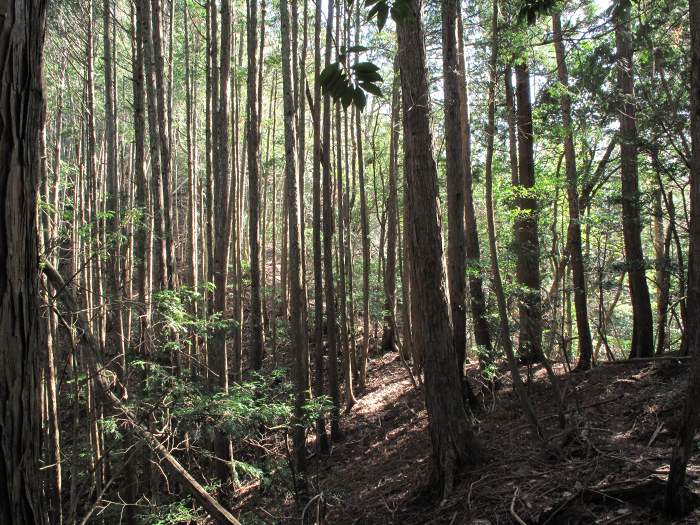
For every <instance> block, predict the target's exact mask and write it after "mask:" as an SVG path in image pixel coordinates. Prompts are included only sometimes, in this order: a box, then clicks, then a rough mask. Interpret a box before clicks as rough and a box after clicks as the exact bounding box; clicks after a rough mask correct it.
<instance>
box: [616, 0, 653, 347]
mask: <svg viewBox="0 0 700 525" xmlns="http://www.w3.org/2000/svg"><path fill="white" fill-rule="evenodd" d="M630 16H631V15H630V0H621V1H620V3H619V4H618V5H617V7H616V9H615V42H616V45H617V56H618V64H617V83H618V89H619V90H620V93H619V96H620V108H619V111H618V113H619V115H620V178H621V179H622V233H623V236H624V240H625V262H626V264H627V271H628V272H629V285H630V295H631V300H632V349H631V351H630V357H651V356H653V355H654V334H653V322H654V321H653V317H652V313H651V301H650V299H649V287H648V285H647V278H646V267H645V263H644V252H643V251H642V219H641V214H640V204H639V177H638V173H637V124H636V119H635V113H636V105H635V103H634V78H633V70H632V67H633V56H632V55H633V50H632V35H631V22H630Z"/></svg>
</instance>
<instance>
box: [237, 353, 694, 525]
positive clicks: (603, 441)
mask: <svg viewBox="0 0 700 525" xmlns="http://www.w3.org/2000/svg"><path fill="white" fill-rule="evenodd" d="M685 369H686V364H685V363H682V362H679V361H675V360H674V361H660V362H656V363H654V364H649V363H632V364H615V365H603V366H600V367H597V368H595V369H593V370H591V371H587V372H573V373H566V371H565V370H564V369H563V367H559V368H557V369H556V371H557V374H558V379H559V382H560V384H561V387H562V389H565V391H566V392H567V394H566V399H567V406H566V408H565V412H566V420H567V423H568V424H567V428H568V430H567V431H562V430H561V429H560V427H559V419H560V418H559V417H558V411H557V404H556V402H555V397H554V395H553V392H552V388H551V385H550V383H549V381H548V379H547V378H546V374H545V373H544V371H543V370H540V369H539V368H533V369H532V370H530V372H531V374H532V381H530V382H529V383H528V390H529V392H530V395H531V396H532V400H533V404H534V406H535V410H536V411H537V414H538V416H539V419H540V421H541V422H542V424H543V426H544V428H545V439H544V440H543V441H541V440H538V439H535V438H534V437H533V434H532V432H531V430H530V428H529V426H528V424H527V422H526V420H525V419H524V417H522V415H521V410H520V408H519V404H518V400H517V398H516V397H515V396H514V394H513V392H512V390H511V385H510V378H509V376H508V375H507V374H505V373H504V374H503V375H502V377H501V378H500V382H501V388H499V389H498V390H497V391H496V392H495V393H492V392H486V393H485V394H484V395H483V396H482V406H481V409H480V410H479V411H478V412H477V413H476V414H475V419H476V426H477V431H478V435H479V438H480V440H481V443H482V444H483V447H484V452H485V453H484V456H485V457H484V461H483V463H482V464H481V465H479V466H478V467H477V468H472V469H470V470H465V471H464V472H463V476H462V478H461V479H460V480H459V483H458V485H457V487H456V489H455V491H454V493H453V494H452V495H451V496H450V497H449V498H448V499H447V500H443V501H439V500H438V501H435V500H426V498H425V497H424V495H425V494H426V492H427V491H426V490H425V488H426V483H427V482H428V480H429V474H430V465H431V462H430V442H429V437H428V432H427V425H428V418H427V414H426V412H425V409H424V406H423V398H422V392H421V391H420V390H416V389H415V388H414V387H413V386H412V383H411V381H410V379H409V377H408V375H407V372H406V369H405V368H404V367H403V366H402V364H401V361H400V359H399V358H398V355H397V354H395V353H389V354H385V355H382V356H375V357H374V358H373V359H372V361H371V366H370V368H369V378H368V385H367V388H366V390H365V391H364V392H362V393H359V394H358V396H357V397H358V403H357V404H356V405H355V406H354V407H353V409H352V411H351V412H350V413H349V414H346V415H344V416H343V418H342V429H343V432H344V439H343V441H342V442H340V443H337V444H334V445H333V448H332V450H331V452H330V454H329V455H327V456H319V455H316V456H314V457H313V458H312V461H311V468H310V473H311V490H310V493H311V494H316V497H315V498H314V499H313V500H312V502H311V503H310V505H309V506H308V507H307V509H306V512H307V514H308V515H311V516H313V518H314V519H315V518H317V517H318V519H317V522H319V523H328V524H337V525H342V524H382V525H388V524H404V525H413V524H416V525H417V524H438V523H440V524H474V525H477V524H478V525H487V524H492V525H495V524H506V523H518V524H540V525H545V524H547V525H564V524H568V525H575V524H588V523H597V524H610V523H618V524H646V523H665V521H663V519H662V517H661V514H660V512H659V511H658V505H659V501H660V498H661V496H662V494H663V483H664V480H665V478H666V476H667V474H668V464H669V458H670V455H671V447H672V445H673V441H674V438H675V433H676V430H677V426H678V424H679V417H680V413H681V410H682V399H683V395H684V393H685V384H686V373H685ZM522 373H523V377H525V376H526V375H527V373H528V371H527V370H526V369H522ZM471 375H472V377H473V378H476V375H477V371H476V369H473V370H471ZM699 402H700V400H699ZM572 428H573V429H574V430H571V429H572ZM688 478H689V479H688V484H689V485H690V486H691V487H692V489H693V491H694V492H695V493H696V494H698V495H700V450H699V449H698V448H696V449H695V453H694V456H693V458H692V461H691V465H689V469H688ZM253 499H254V500H255V499H256V498H253ZM249 504H250V505H252V506H253V507H256V506H257V505H256V503H255V502H254V501H250V502H249ZM246 506H247V507H248V509H250V508H251V507H250V506H248V505H246ZM252 513H253V514H254V515H256V516H258V518H260V519H262V520H263V521H265V522H268V523H278V522H288V521H287V519H284V518H282V515H285V514H286V515H290V513H287V512H284V511H283V510H282V509H278V511H277V512H274V511H273V512H270V511H269V510H267V509H264V508H262V506H257V508H256V509H255V510H252ZM677 523H700V510H695V511H694V512H693V513H692V514H691V515H690V516H688V517H686V518H685V519H683V520H680V521H678V522H677Z"/></svg>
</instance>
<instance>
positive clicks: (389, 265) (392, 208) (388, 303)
mask: <svg viewBox="0 0 700 525" xmlns="http://www.w3.org/2000/svg"><path fill="white" fill-rule="evenodd" d="M394 66H395V67H394V82H393V86H392V94H391V113H390V116H389V134H390V135H389V180H388V182H387V199H386V262H385V266H384V312H385V313H384V333H383V334H382V349H383V350H384V351H385V352H388V351H391V350H393V349H394V344H395V341H396V336H397V334H395V333H394V327H395V326H396V322H395V316H396V239H397V236H398V229H399V228H398V221H399V211H398V176H399V173H398V172H399V163H398V150H399V127H400V123H399V121H400V115H399V113H400V111H401V107H400V103H399V100H400V96H401V94H400V84H399V72H398V58H397V59H396V60H395V62H394ZM380 251H381V250H380ZM405 328H408V327H405Z"/></svg>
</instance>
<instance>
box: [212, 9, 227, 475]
mask: <svg viewBox="0 0 700 525" xmlns="http://www.w3.org/2000/svg"><path fill="white" fill-rule="evenodd" d="M220 59H221V62H220V67H219V90H218V93H219V97H218V107H216V112H215V115H214V122H215V123H216V133H215V135H217V138H216V139H215V140H216V142H217V147H216V148H215V150H214V161H213V168H214V173H213V178H214V217H215V220H216V223H215V225H214V238H215V243H214V284H215V289H214V311H215V312H217V313H219V314H220V315H221V316H222V318H224V317H225V316H226V285H227V276H228V263H229V253H230V238H231V220H230V219H229V210H228V207H229V206H230V201H229V192H230V191H231V189H230V188H229V179H230V176H231V169H230V162H231V150H230V143H229V133H228V130H229V114H230V98H229V95H230V79H231V3H230V1H229V0H223V1H222V2H221V54H220ZM227 333H228V330H227V329H226V328H223V327H222V328H219V329H217V330H216V331H215V333H214V334H213V337H212V338H211V341H210V347H209V349H210V359H209V363H210V367H211V368H212V369H213V371H214V372H215V373H216V374H217V376H218V377H217V378H216V386H217V387H218V389H219V390H220V391H221V392H223V393H227V392H228V384H229V383H228V372H229V370H228V369H229V364H228V352H227V350H226V335H227ZM214 449H215V452H216V455H217V459H218V461H217V462H216V473H217V476H218V477H219V478H220V479H221V480H224V481H227V480H228V478H229V475H230V470H229V467H228V465H227V463H228V461H229V460H230V446H229V441H228V439H227V438H226V437H225V436H224V435H223V433H221V432H217V434H216V436H215V445H214Z"/></svg>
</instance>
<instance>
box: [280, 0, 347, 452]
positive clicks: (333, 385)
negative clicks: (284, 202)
mask: <svg viewBox="0 0 700 525" xmlns="http://www.w3.org/2000/svg"><path fill="white" fill-rule="evenodd" d="M334 3H335V0H328V9H327V13H326V17H327V24H326V51H325V65H326V66H328V65H329V64H330V63H331V56H332V55H331V53H332V51H333V8H334ZM322 165H323V190H322V191H323V265H324V268H323V271H324V275H323V280H324V289H325V296H326V328H327V332H328V388H329V390H330V397H331V401H332V402H333V412H332V414H331V439H333V440H334V441H337V440H338V439H340V437H341V433H340V388H339V386H338V346H337V324H336V309H335V281H334V279H333V185H332V177H331V98H330V94H328V93H326V94H324V95H323V160H322ZM282 286H283V288H284V284H283V285H282Z"/></svg>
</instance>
